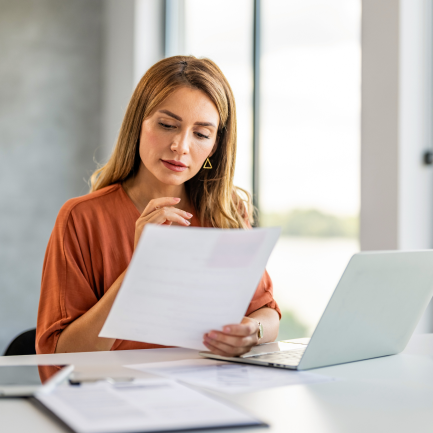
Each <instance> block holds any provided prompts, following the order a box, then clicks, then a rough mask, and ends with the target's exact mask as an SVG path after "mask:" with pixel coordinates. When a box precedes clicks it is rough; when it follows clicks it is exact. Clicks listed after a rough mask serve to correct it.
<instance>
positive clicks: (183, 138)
mask: <svg viewBox="0 0 433 433" xmlns="http://www.w3.org/2000/svg"><path fill="white" fill-rule="evenodd" d="M171 150H172V151H173V152H177V153H179V154H181V155H184V154H185V153H188V150H189V143H188V133H186V132H184V133H180V134H177V135H176V136H175V137H174V140H173V143H172V145H171Z"/></svg>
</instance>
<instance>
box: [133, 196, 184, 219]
mask: <svg viewBox="0 0 433 433" xmlns="http://www.w3.org/2000/svg"><path fill="white" fill-rule="evenodd" d="M179 202H180V198H179V197H160V198H155V199H153V200H150V202H149V203H148V204H147V206H146V207H145V208H144V211H143V213H142V214H141V216H146V215H149V214H150V213H152V212H153V211H154V210H156V209H160V208H162V207H166V206H175V205H177V204H178V203H179Z"/></svg>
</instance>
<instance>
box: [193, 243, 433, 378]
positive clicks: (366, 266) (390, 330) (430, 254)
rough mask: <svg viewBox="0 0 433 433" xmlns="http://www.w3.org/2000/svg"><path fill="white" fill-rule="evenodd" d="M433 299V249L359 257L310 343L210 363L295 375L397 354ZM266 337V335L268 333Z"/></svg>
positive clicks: (268, 347)
mask: <svg viewBox="0 0 433 433" xmlns="http://www.w3.org/2000/svg"><path fill="white" fill-rule="evenodd" d="M432 295H433V250H424V251H409V252H406V251H380V252H365V253H358V254H355V255H354V256H353V257H352V258H351V260H350V261H349V264H348V265H347V267H346V269H345V271H344V273H343V276H342V277H341V279H340V281H339V283H338V285H337V287H336V289H335V290H334V293H333V294H332V296H331V299H330V300H329V302H328V305H327V306H326V309H325V311H324V312H323V314H322V317H321V318H320V321H319V323H318V325H317V327H316V329H315V331H314V333H313V335H312V337H311V338H300V339H294V340H283V341H278V342H274V343H267V344H261V345H258V346H255V347H254V348H253V349H252V350H251V351H250V352H248V353H246V354H244V355H242V356H240V357H224V356H219V355H214V354H213V353H210V352H200V354H201V355H202V356H204V357H207V358H212V359H220V360H224V361H232V362H239V363H245V364H256V365H264V366H271V367H278V368H288V369H295V370H309V369H311V368H318V367H326V366H330V365H336V364H344V363H347V362H353V361H361V360H365V359H370V358H378V357H381V356H387V355H395V354H397V353H399V352H401V351H402V350H404V348H405V347H406V345H407V343H408V341H409V339H410V337H411V336H412V334H413V332H414V330H415V328H416V326H417V324H418V322H419V320H420V318H421V316H422V314H423V312H424V310H425V309H426V307H427V305H428V303H429V302H430V299H431V298H432ZM265 332H266V330H265Z"/></svg>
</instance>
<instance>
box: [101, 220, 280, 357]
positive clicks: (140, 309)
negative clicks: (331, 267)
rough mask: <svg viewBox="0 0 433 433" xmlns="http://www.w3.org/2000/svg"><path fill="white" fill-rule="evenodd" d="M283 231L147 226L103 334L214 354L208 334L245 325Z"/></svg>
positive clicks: (273, 229)
mask: <svg viewBox="0 0 433 433" xmlns="http://www.w3.org/2000/svg"><path fill="white" fill-rule="evenodd" d="M279 233H280V229H279V228H269V229H252V230H222V229H208V228H184V227H168V226H157V225H148V226H146V228H145V229H144V231H143V234H142V235H141V238H140V241H139V243H138V246H137V249H136V251H135V253H134V256H133V257H132V260H131V263H130V265H129V268H128V271H127V273H126V276H125V279H124V281H123V284H122V287H121V288H120V290H119V293H118V295H117V297H116V300H115V301H114V304H113V307H112V308H111V311H110V313H109V315H108V318H107V320H106V322H105V324H104V326H103V328H102V330H101V332H100V334H99V336H100V337H108V338H118V339H123V340H134V341H142V342H147V343H155V344H162V345H166V346H179V347H187V348H191V349H197V350H207V349H206V347H205V346H204V345H203V336H204V334H205V333H207V332H209V331H211V330H212V329H215V330H221V329H222V327H223V326H224V325H229V324H233V323H240V321H241V320H242V318H243V316H244V315H245V313H246V310H247V308H248V305H249V303H250V301H251V299H252V297H253V295H254V292H255V290H256V288H257V285H258V283H259V282H260V279H261V277H262V275H263V272H264V271H265V266H266V263H267V261H268V258H269V256H270V254H271V252H272V249H273V248H274V246H275V243H276V242H277V239H278V236H279Z"/></svg>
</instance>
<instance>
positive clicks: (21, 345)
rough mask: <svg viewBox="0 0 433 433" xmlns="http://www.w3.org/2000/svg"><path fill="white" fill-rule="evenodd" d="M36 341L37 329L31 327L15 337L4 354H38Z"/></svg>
mask: <svg viewBox="0 0 433 433" xmlns="http://www.w3.org/2000/svg"><path fill="white" fill-rule="evenodd" d="M35 343H36V329H29V330H28V331H25V332H23V333H22V334H20V335H18V337H15V338H14V339H13V341H12V343H10V344H9V346H8V348H7V349H6V351H5V353H4V356H16V355H36V349H35Z"/></svg>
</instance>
